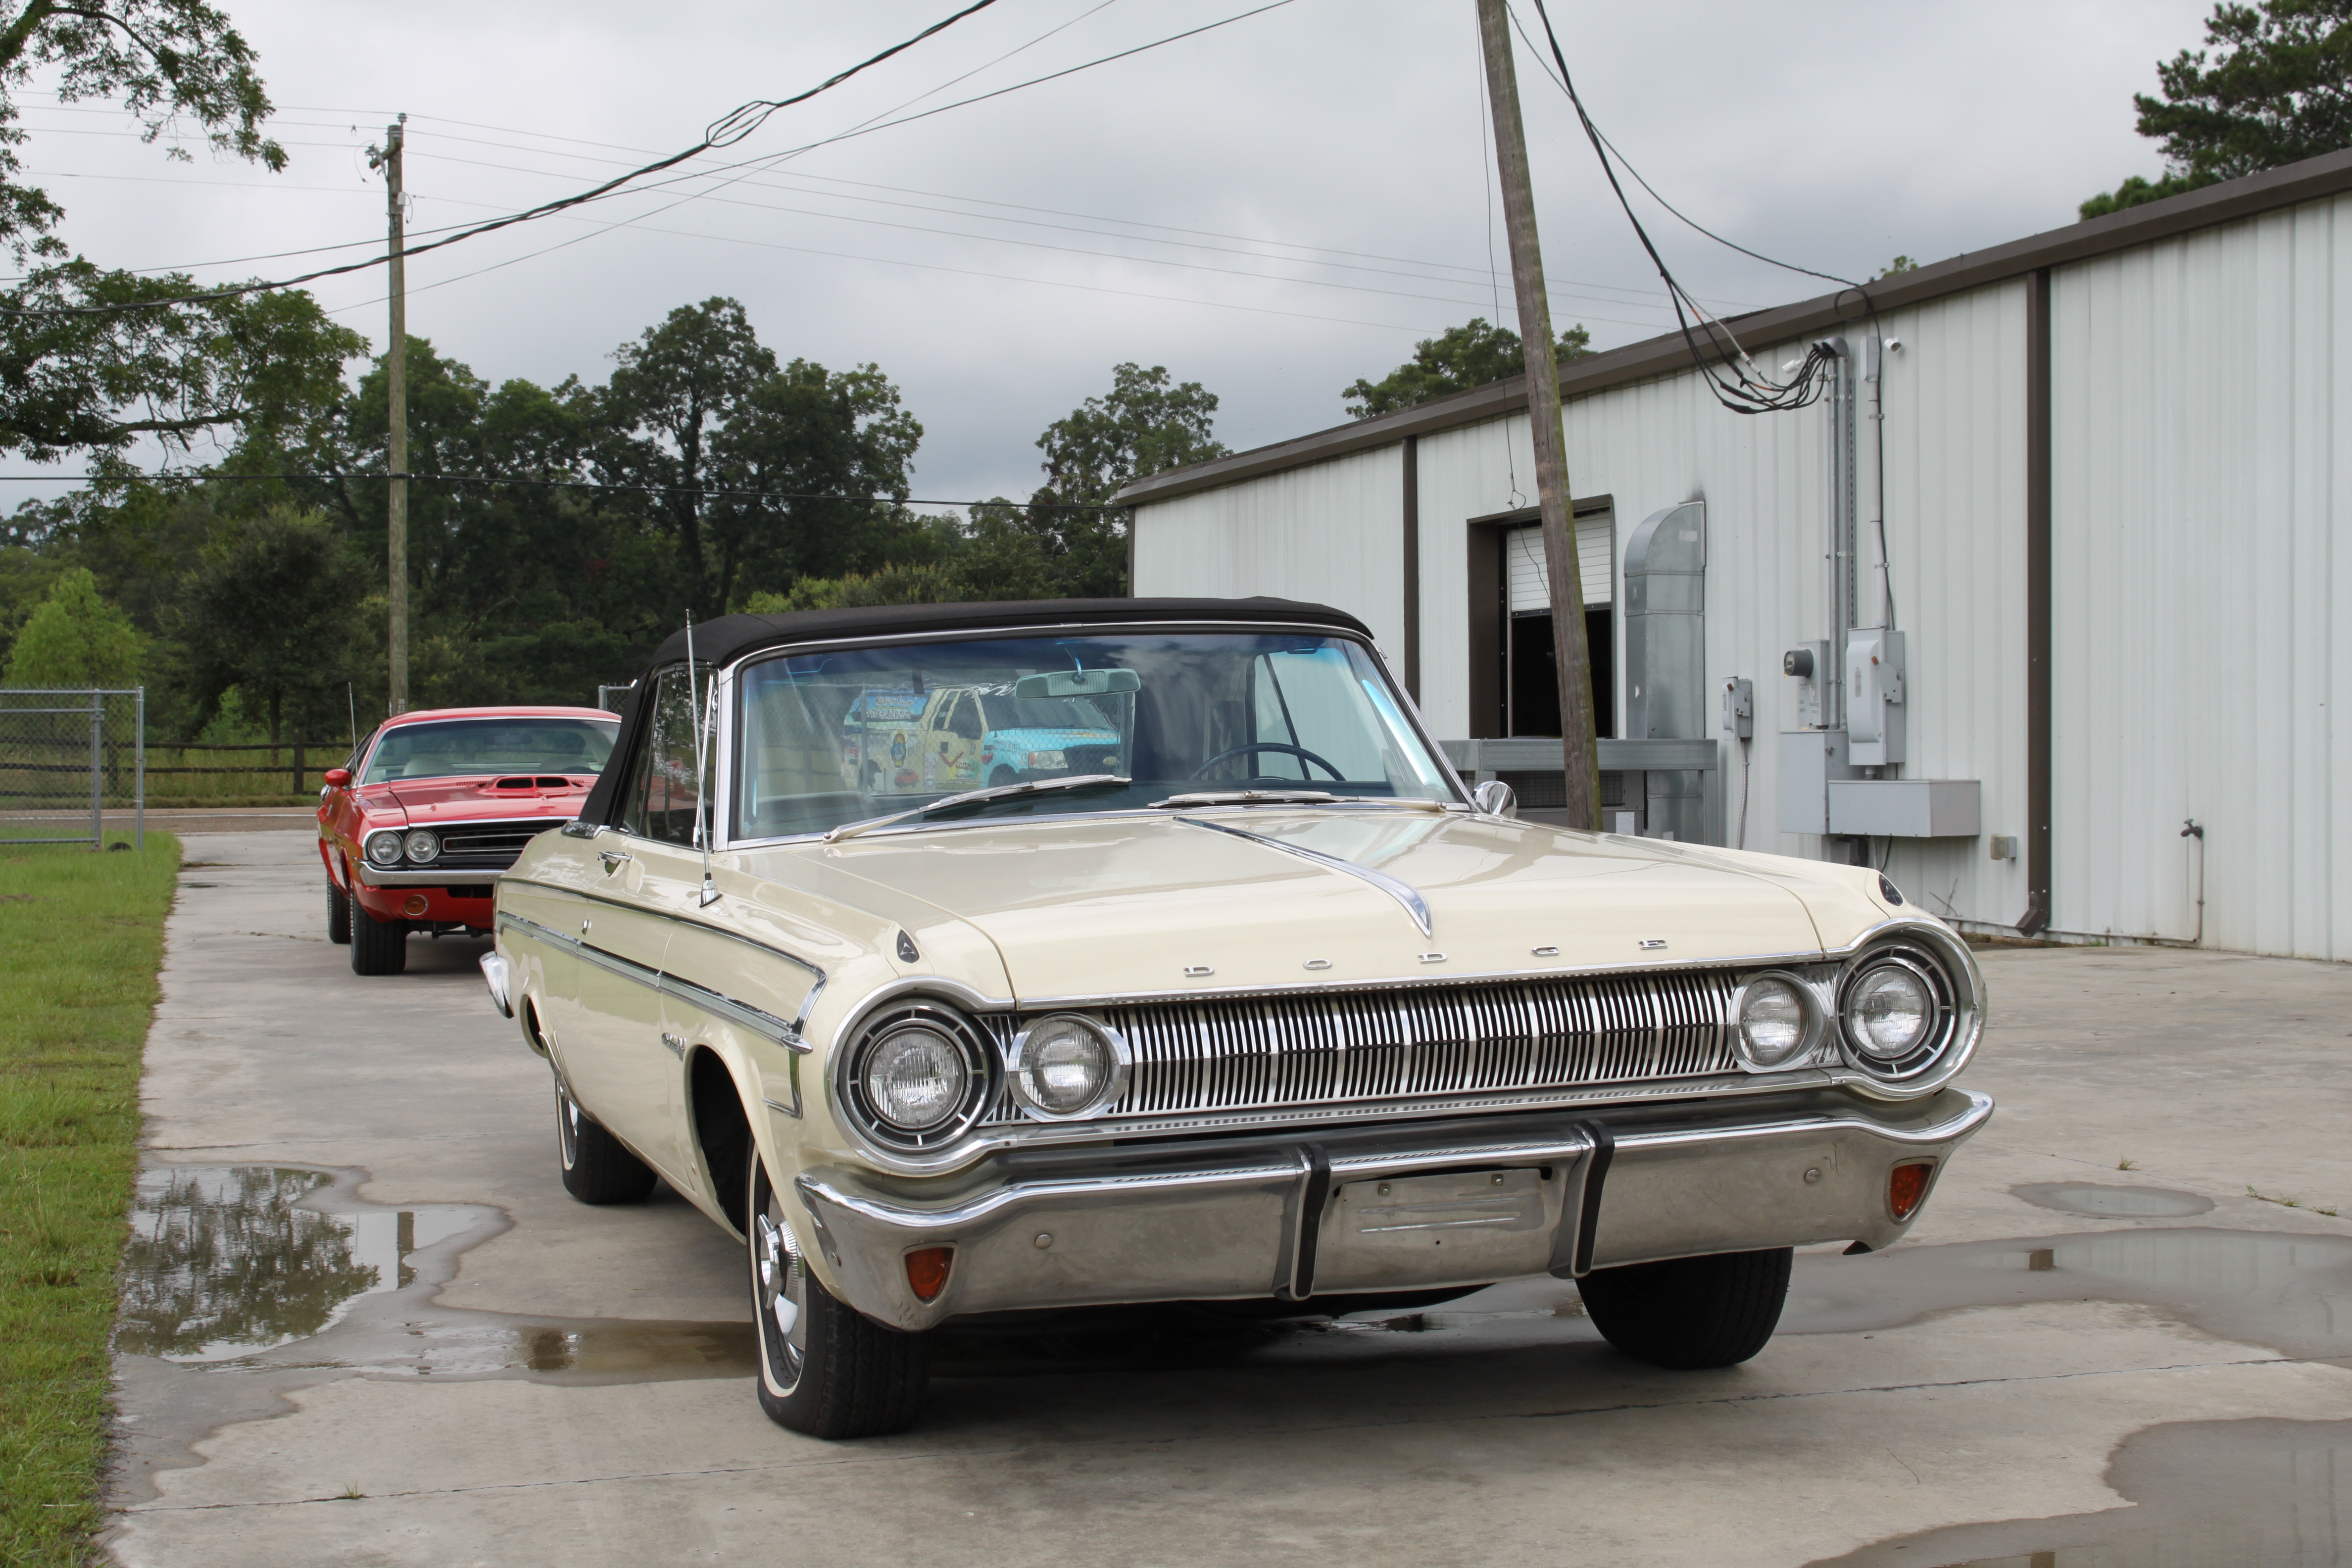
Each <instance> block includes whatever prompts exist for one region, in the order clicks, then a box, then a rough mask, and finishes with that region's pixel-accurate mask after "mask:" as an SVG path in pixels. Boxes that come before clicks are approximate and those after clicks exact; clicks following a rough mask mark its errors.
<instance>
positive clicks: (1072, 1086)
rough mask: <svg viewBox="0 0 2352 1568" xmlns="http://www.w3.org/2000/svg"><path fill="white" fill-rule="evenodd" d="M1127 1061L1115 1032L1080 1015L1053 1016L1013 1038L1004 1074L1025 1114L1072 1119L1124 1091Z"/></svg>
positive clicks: (1110, 1101)
mask: <svg viewBox="0 0 2352 1568" xmlns="http://www.w3.org/2000/svg"><path fill="white" fill-rule="evenodd" d="M1130 1059H1131V1058H1130V1057H1129V1053H1128V1047H1127V1042H1126V1041H1125V1040H1124V1039H1122V1038H1120V1037H1119V1035H1118V1031H1117V1030H1115V1029H1111V1028H1108V1027H1106V1026H1104V1025H1102V1024H1098V1023H1097V1022H1096V1021H1095V1020H1094V1019H1092V1018H1089V1017H1087V1016H1085V1015H1084V1014H1082V1013H1056V1014H1054V1015H1053V1016H1050V1017H1045V1018H1040V1019H1038V1020H1036V1021H1035V1022H1034V1023H1033V1024H1031V1025H1029V1026H1027V1027H1026V1028H1024V1029H1023V1030H1022V1031H1021V1032H1020V1033H1019V1034H1018V1035H1015V1036H1014V1037H1013V1045H1012V1047H1011V1048H1010V1049H1008V1050H1007V1051H1006V1052H1005V1055H1004V1071H1005V1076H1006V1078H1007V1079H1008V1080H1009V1081H1010V1082H1011V1085H1012V1088H1013V1099H1014V1100H1018V1101H1019V1102H1020V1104H1021V1109H1022V1110H1024V1111H1026V1112H1028V1113H1029V1115H1030V1116H1032V1117H1033V1118H1034V1119H1035V1120H1037V1121H1079V1120H1082V1119H1084V1118H1087V1117H1090V1116H1099V1115H1101V1114H1102V1113H1103V1112H1104V1111H1105V1110H1108V1109H1109V1108H1110V1107H1111V1106H1112V1105H1113V1104H1115V1103H1116V1102H1117V1101H1118V1097H1119V1096H1120V1095H1122V1094H1124V1093H1126V1092H1127V1072H1128V1065H1129V1061H1130Z"/></svg>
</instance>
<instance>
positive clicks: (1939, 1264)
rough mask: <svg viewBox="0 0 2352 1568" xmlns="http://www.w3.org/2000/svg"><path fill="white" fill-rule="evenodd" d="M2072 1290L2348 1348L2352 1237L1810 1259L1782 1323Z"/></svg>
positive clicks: (2136, 1240)
mask: <svg viewBox="0 0 2352 1568" xmlns="http://www.w3.org/2000/svg"><path fill="white" fill-rule="evenodd" d="M2068 1300H2101V1301H2131V1302H2137V1303H2140V1304H2143V1305H2146V1306H2150V1307H2157V1308H2161V1309H2166V1310H2170V1311H2172V1312H2175V1313H2177V1314H2179V1316H2180V1317H2181V1318H2183V1319H2185V1320H2186V1321H2189V1322H2191V1323H2194V1324H2195V1325H2196V1326H2197V1327H2199V1328H2200V1329H2202V1330H2204V1331H2206V1332H2207V1333H2210V1334H2214V1335H2217V1336H2219V1337H2221V1338H2222V1339H2229V1340H2236V1341H2240V1342H2244V1343H2248V1344H2257V1345H2267V1346H2269V1347H2270V1348H2271V1349H2273V1350H2275V1351H2277V1352H2280V1353H2281V1354H2283V1355H2290V1356H2303V1357H2310V1358H2315V1359H2316V1358H2325V1357H2334V1356H2346V1355H2352V1237H2338V1236H2315V1235H2307V1234H2296V1233H2290V1232H2282V1231H2250V1230H2218V1229H2215V1230H2207V1229H2200V1228H2194V1227H2182V1228H2177V1229H2174V1228H2167V1229H2149V1230H2110V1231H2096V1232H2091V1233H2088V1234H2084V1235H2077V1236H2052V1237H2032V1238H2027V1239H2022V1240H2011V1241H1985V1242H1961V1243H1957V1244H1954V1245H1951V1246H1947V1247H1896V1248H1895V1250H1894V1251H1892V1252H1885V1253H1875V1254H1872V1255H1870V1256H1868V1257H1861V1258H1834V1257H1832V1258H1820V1257H1807V1258H1800V1259H1799V1260H1798V1268H1797V1272H1796V1277H1795V1279H1794V1280H1793V1281H1792V1282H1791V1284H1790V1293H1789V1306H1788V1310H1787V1311H1786V1312H1785V1313H1783V1314H1782V1316H1781V1320H1780V1327H1781V1331H1782V1332H1783V1333H1846V1332H1852V1331H1863V1330H1873V1329H1885V1328H1893V1327H1895V1325H1897V1324H1900V1323H1906V1322H1910V1321H1914V1320H1916V1319H1917V1318H1920V1317H1922V1316H1924V1315H1926V1314H1927V1313H1929V1312H1935V1311H1944V1310H1951V1309H1954V1308H1960V1307H1993V1306H2007V1305H2012V1304H2019V1303H2023V1302H2029V1301H2068Z"/></svg>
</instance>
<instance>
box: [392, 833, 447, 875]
mask: <svg viewBox="0 0 2352 1568" xmlns="http://www.w3.org/2000/svg"><path fill="white" fill-rule="evenodd" d="M401 848H402V850H403V852H404V853H405V854H406V855H407V857H408V858H409V859H410V860H412V861H414V862H415V864H417V865H419V866H422V865H424V864H425V862H426V861H427V860H430V859H432V858H434V857H435V856H436V855H438V854H440V853H441V840H439V839H438V838H436V837H434V836H433V835H432V834H431V833H429V832H427V831H426V830H425V829H424V828H422V827H419V828H417V829H415V831H413V832H412V833H410V834H409V835H408V837H405V838H404V839H402V840H401Z"/></svg>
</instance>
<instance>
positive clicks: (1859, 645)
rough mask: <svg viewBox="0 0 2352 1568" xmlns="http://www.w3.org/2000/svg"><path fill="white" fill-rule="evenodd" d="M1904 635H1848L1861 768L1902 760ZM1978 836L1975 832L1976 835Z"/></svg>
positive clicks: (1867, 631)
mask: <svg viewBox="0 0 2352 1568" xmlns="http://www.w3.org/2000/svg"><path fill="white" fill-rule="evenodd" d="M1906 729H1907V726H1906V724H1905V722H1904V705H1903V634H1902V633H1901V632H1898V631H1894V630H1891V629H1889V628H1887V627H1885V626H1863V627H1857V628H1855V629H1854V630H1853V631H1850V632H1848V633H1846V635H1845V732H1846V739H1847V742H1848V757H1847V760H1848V761H1850V762H1852V763H1853V765H1854V766H1856V767H1858V768H1882V767H1891V766H1893V765H1895V763H1900V762H1902V761H1903V754H1904V750H1905V748H1904V742H1905V740H1906ZM1972 831H1973V830H1972Z"/></svg>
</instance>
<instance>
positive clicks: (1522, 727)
mask: <svg viewBox="0 0 2352 1568" xmlns="http://www.w3.org/2000/svg"><path fill="white" fill-rule="evenodd" d="M1509 625H1510V634H1509V636H1510V646H1509V648H1508V651H1507V658H1506V660H1505V662H1506V665H1507V668H1508V670H1509V681H1510V688H1509V696H1508V708H1507V715H1508V717H1507V727H1506V730H1505V733H1507V734H1512V735H1557V734H1559V675H1558V674H1557V673H1555V672H1556V671H1557V669H1558V668H1559V653H1558V650H1557V649H1556V648H1555V647H1554V646H1553V643H1552V636H1551V615H1550V613H1549V611H1541V610H1538V611H1535V612H1532V613H1528V614H1522V615H1515V616H1511V617H1510V622H1509ZM1584 635H1585V638H1586V640H1587V642H1588V643H1589V644H1590V646H1591V650H1592V715H1593V721H1594V724H1593V728H1594V730H1595V731H1596V732H1597V733H1599V734H1602V735H1614V734H1615V733H1616V732H1617V711H1616V703H1615V702H1614V701H1613V700H1612V699H1613V698H1614V697H1615V695H1616V691H1617V679H1616V674H1617V671H1616V653H1617V649H1616V647H1615V645H1614V641H1613V639H1612V637H1611V635H1610V625H1609V606H1608V605H1598V606H1596V607H1594V608H1591V609H1588V610H1586V611H1585V612H1584Z"/></svg>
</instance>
